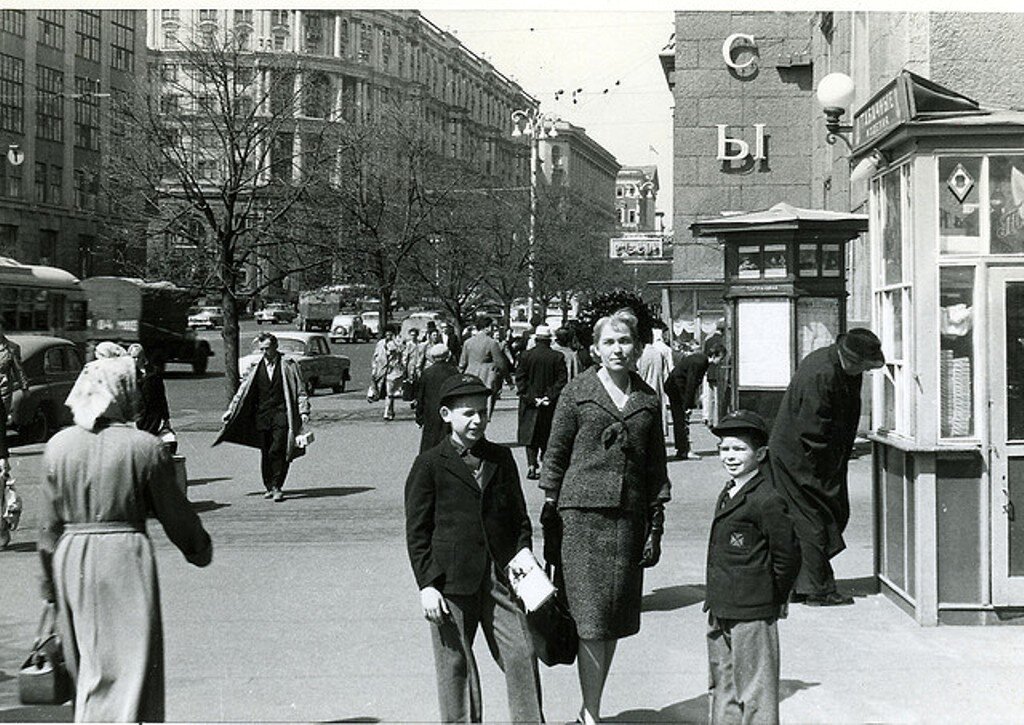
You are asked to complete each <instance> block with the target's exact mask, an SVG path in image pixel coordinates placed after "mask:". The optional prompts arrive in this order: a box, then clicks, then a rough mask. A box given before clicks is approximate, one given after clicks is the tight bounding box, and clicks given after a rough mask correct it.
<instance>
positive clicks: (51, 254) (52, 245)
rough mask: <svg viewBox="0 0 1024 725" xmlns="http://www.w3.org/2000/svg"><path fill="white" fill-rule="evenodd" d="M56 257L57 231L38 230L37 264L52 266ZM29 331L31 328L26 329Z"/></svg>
mask: <svg viewBox="0 0 1024 725" xmlns="http://www.w3.org/2000/svg"><path fill="white" fill-rule="evenodd" d="M56 257H57V230H56V229H40V230H39V264H45V265H52V264H53V263H54V262H55V260H56ZM22 291H23V292H29V293H30V294H31V290H22ZM27 329H31V328H27Z"/></svg>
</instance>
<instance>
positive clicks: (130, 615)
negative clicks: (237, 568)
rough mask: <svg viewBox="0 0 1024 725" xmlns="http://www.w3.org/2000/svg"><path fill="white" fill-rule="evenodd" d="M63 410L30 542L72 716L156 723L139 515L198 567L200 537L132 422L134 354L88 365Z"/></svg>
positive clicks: (147, 570) (154, 612)
mask: <svg viewBox="0 0 1024 725" xmlns="http://www.w3.org/2000/svg"><path fill="white" fill-rule="evenodd" d="M67 405H68V407H69V408H71V410H72V412H73V413H74V419H75V425H73V426H71V427H70V428H65V429H64V430H62V431H60V432H59V433H57V434H56V435H55V436H54V437H53V438H51V439H50V442H49V443H47V444H46V449H45V451H44V453H43V464H44V469H45V471H46V481H45V483H44V505H43V526H42V531H41V533H40V537H39V544H38V549H39V553H40V557H41V559H42V563H43V571H44V593H45V595H46V598H47V601H50V602H55V603H56V605H57V622H58V629H59V631H60V634H61V637H62V641H63V645H64V656H65V659H66V661H67V665H68V669H69V670H70V672H71V674H72V676H73V677H74V679H75V682H76V688H75V720H76V721H78V722H99V721H108V722H138V721H151V722H152V721H162V720H163V718H164V642H163V628H162V624H161V619H160V590H159V587H158V584H157V573H156V559H155V557H154V555H153V545H152V543H151V542H150V540H149V536H148V535H147V534H146V516H147V512H148V511H150V510H151V511H152V513H153V515H155V516H156V518H157V519H158V520H159V521H160V524H161V525H162V526H163V529H164V531H165V532H166V534H167V537H168V538H169V539H170V540H171V542H172V543H173V544H174V545H175V546H177V547H178V549H180V550H181V552H182V554H184V555H185V558H186V559H187V560H188V561H189V562H190V563H192V564H194V565H196V566H206V565H207V564H209V563H210V560H211V558H212V556H213V547H212V544H211V543H210V537H209V536H208V535H207V533H206V531H205V530H204V529H203V525H202V523H201V522H200V520H199V517H198V516H197V515H196V514H195V512H194V511H193V510H192V507H191V506H190V505H189V502H188V500H187V499H186V498H185V495H184V493H182V491H181V489H179V488H178V487H177V485H176V483H175V476H174V465H173V463H172V461H171V458H170V456H169V455H168V454H167V453H166V452H165V451H164V449H163V447H162V446H161V444H160V439H158V438H157V437H156V436H154V435H151V434H150V433H147V432H145V431H141V430H137V429H136V428H135V424H134V419H135V416H136V414H137V411H138V406H139V394H138V387H137V379H136V370H135V361H134V360H133V359H132V358H130V357H115V358H106V359H98V360H95V361H93V362H91V363H89V364H88V365H86V366H85V368H83V370H82V373H81V374H80V375H79V377H78V380H77V382H76V383H75V386H74V388H73V389H72V391H71V393H70V395H68V399H67Z"/></svg>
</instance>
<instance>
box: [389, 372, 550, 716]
mask: <svg viewBox="0 0 1024 725" xmlns="http://www.w3.org/2000/svg"><path fill="white" fill-rule="evenodd" d="M490 395H491V390H490V388H488V387H487V386H486V385H484V383H483V381H482V380H481V379H480V378H478V377H476V376H475V375H465V374H459V375H454V376H452V377H450V378H448V379H447V380H445V381H444V383H443V384H442V386H441V390H440V393H439V395H438V398H439V400H440V414H441V418H442V420H444V422H445V423H447V424H448V425H449V426H450V428H451V433H450V435H448V436H446V437H445V438H444V439H443V440H442V441H441V442H440V443H438V444H437V445H436V446H434V447H433V448H431V449H429V450H427V451H425V452H423V453H421V454H420V455H419V456H418V457H417V458H416V461H415V463H413V466H412V470H411V471H410V472H409V478H408V480H407V481H406V484H405V521H406V543H407V546H408V551H409V560H410V562H411V563H412V569H413V574H414V575H415V577H416V584H417V586H418V587H419V589H420V603H421V605H422V607H423V615H424V617H426V619H427V620H428V621H429V622H430V634H431V639H432V644H433V649H434V662H435V666H436V670H437V694H438V702H439V705H440V715H441V718H440V719H441V720H442V721H443V722H465V721H467V720H468V721H470V722H481V721H482V719H483V702H482V699H481V693H480V678H479V674H478V672H477V665H476V660H475V659H474V657H473V639H474V636H475V635H476V630H477V627H480V628H481V629H482V630H483V633H484V637H485V638H486V640H487V645H488V647H489V649H490V651H491V653H492V655H493V656H494V659H495V661H496V662H497V663H498V666H499V667H500V668H501V670H502V671H503V672H504V673H505V683H506V689H507V692H508V704H509V712H510V720H511V721H513V722H543V714H542V712H541V694H540V676H539V672H538V668H537V658H536V656H535V654H534V650H533V644H532V640H531V638H530V633H529V630H528V629H527V624H526V617H525V615H524V614H523V611H522V608H521V607H520V606H519V604H518V603H517V602H516V601H515V598H514V596H513V594H512V592H511V590H510V588H509V584H508V580H507V578H506V574H505V567H506V566H507V565H508V563H509V561H510V560H511V559H512V558H513V557H514V556H515V555H516V553H518V552H519V551H520V550H521V549H523V548H530V547H531V545H532V537H531V527H530V517H529V515H528V514H527V511H526V501H525V500H524V498H523V491H522V488H521V487H520V484H519V470H518V469H517V467H516V464H515V460H514V459H513V458H512V452H511V451H510V450H509V449H508V448H505V447H504V446H499V445H496V444H494V443H491V442H490V441H488V440H487V439H486V438H485V437H484V431H485V430H486V429H487V420H488V415H487V413H488V401H489V399H490Z"/></svg>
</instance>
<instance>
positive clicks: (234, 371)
mask: <svg viewBox="0 0 1024 725" xmlns="http://www.w3.org/2000/svg"><path fill="white" fill-rule="evenodd" d="M221 306H222V307H223V310H224V329H223V330H221V339H222V340H223V341H224V387H225V391H224V392H226V393H227V399H228V401H229V402H230V400H231V398H232V397H234V395H235V391H236V390H238V385H239V383H240V382H241V376H240V375H239V374H238V305H237V304H236V300H235V296H234V295H233V294H232V293H231V291H230V290H228V289H225V290H223V291H222V293H221Z"/></svg>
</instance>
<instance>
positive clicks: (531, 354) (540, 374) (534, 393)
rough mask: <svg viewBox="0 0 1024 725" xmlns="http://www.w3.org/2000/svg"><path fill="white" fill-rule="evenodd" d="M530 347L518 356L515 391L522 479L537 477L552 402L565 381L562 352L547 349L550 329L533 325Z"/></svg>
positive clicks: (555, 399)
mask: <svg viewBox="0 0 1024 725" xmlns="http://www.w3.org/2000/svg"><path fill="white" fill-rule="evenodd" d="M533 339H534V342H535V344H534V346H533V347H532V348H530V349H529V350H527V351H526V352H524V353H523V354H522V355H520V356H519V364H518V365H517V366H516V374H515V381H516V392H517V393H519V430H518V440H519V443H521V444H522V445H524V446H526V462H527V464H528V466H529V468H528V469H527V471H526V477H527V478H529V479H533V480H536V479H538V478H540V473H539V471H538V467H539V463H540V458H541V457H542V456H543V455H544V451H545V449H546V448H547V447H548V438H549V437H550V435H551V420H552V418H554V415H555V403H557V402H558V396H559V395H560V394H561V392H562V388H564V387H565V384H566V383H568V382H569V374H568V371H567V370H566V367H565V357H563V355H562V353H560V352H557V351H555V350H552V349H551V328H550V327H548V326H547V325H537V329H536V331H535V332H534V333H533Z"/></svg>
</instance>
